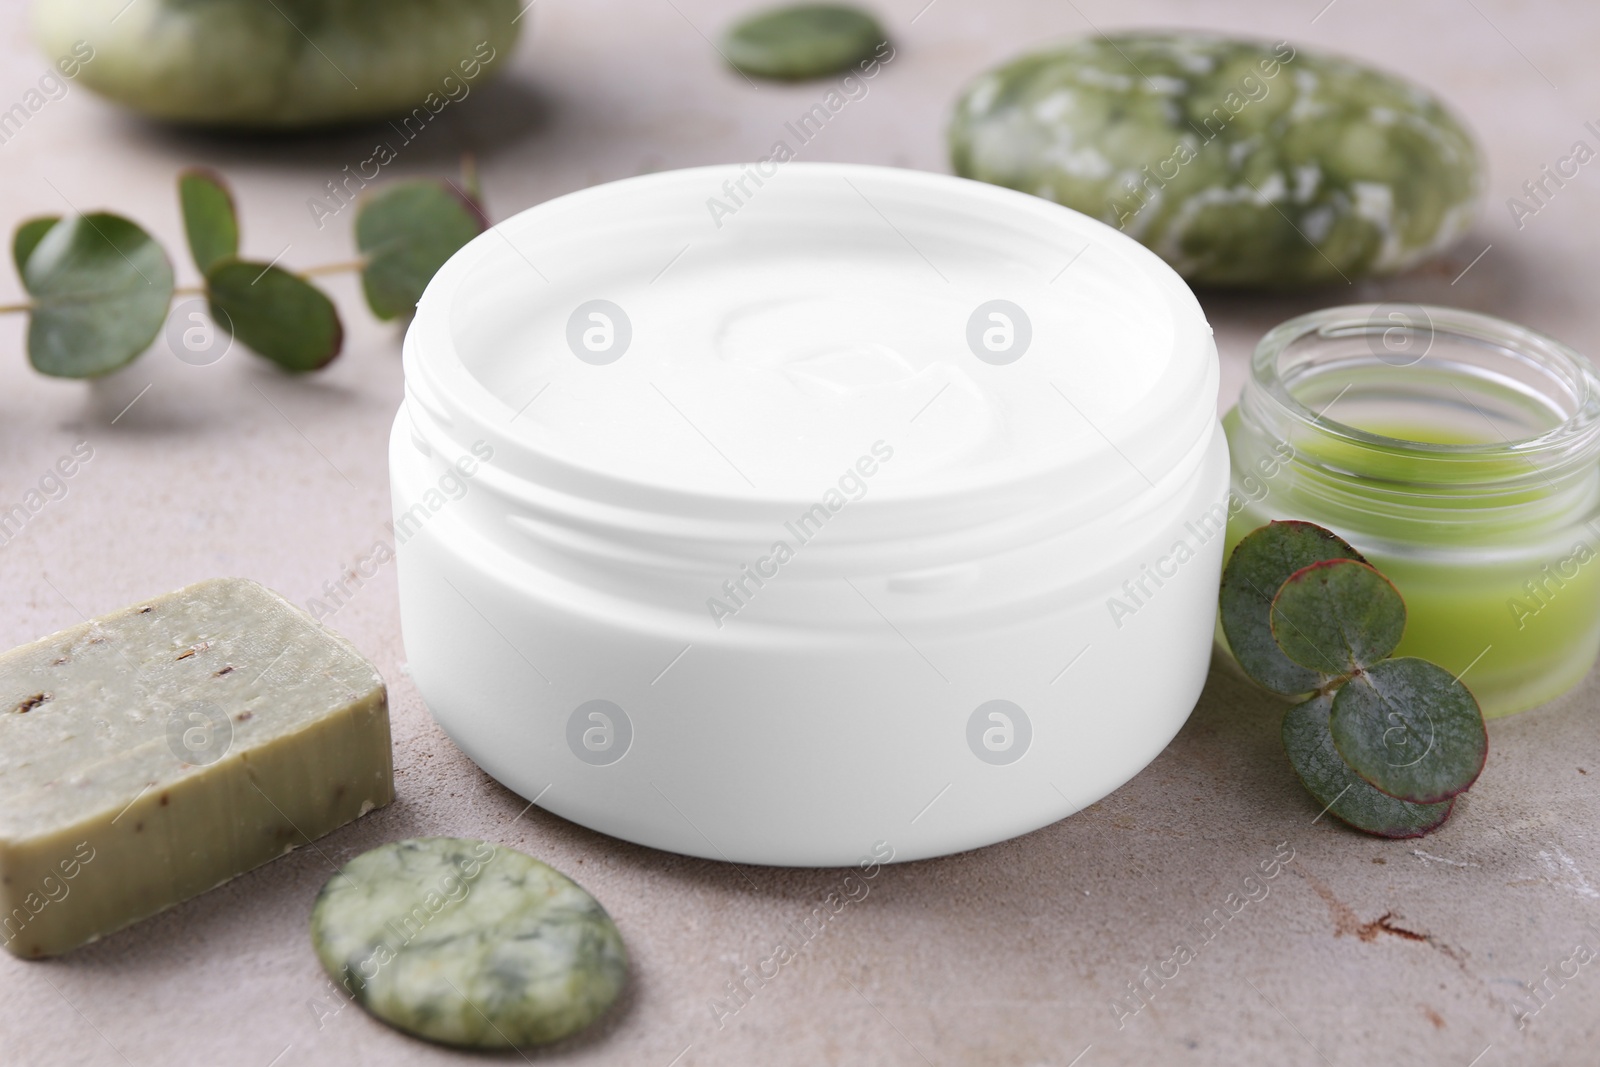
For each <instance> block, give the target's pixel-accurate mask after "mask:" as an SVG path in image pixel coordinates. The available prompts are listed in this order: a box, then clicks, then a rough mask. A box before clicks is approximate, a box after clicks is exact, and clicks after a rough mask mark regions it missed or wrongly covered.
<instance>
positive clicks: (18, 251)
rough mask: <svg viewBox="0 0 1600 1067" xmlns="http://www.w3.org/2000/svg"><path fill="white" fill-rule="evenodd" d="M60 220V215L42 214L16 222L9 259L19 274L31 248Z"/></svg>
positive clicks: (24, 266) (25, 265)
mask: <svg viewBox="0 0 1600 1067" xmlns="http://www.w3.org/2000/svg"><path fill="white" fill-rule="evenodd" d="M60 221H61V216H60V215H42V216H40V217H39V218H36V219H28V220H26V221H24V222H20V223H18V224H17V232H16V233H15V234H13V235H12V237H11V260H12V262H14V263H15V264H16V265H17V274H18V275H19V276H20V275H21V274H22V272H23V271H24V270H25V269H26V268H27V266H28V257H29V256H31V255H33V250H34V249H35V248H36V247H38V245H39V242H40V241H42V240H43V239H44V235H45V234H47V233H49V232H50V227H52V226H54V225H55V224H56V223H58V222H60Z"/></svg>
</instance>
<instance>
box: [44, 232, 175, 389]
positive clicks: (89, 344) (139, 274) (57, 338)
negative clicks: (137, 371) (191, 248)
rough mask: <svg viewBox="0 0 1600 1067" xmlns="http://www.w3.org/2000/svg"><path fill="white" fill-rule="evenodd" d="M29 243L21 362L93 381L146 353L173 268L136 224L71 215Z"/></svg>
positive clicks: (162, 318) (168, 294)
mask: <svg viewBox="0 0 1600 1067" xmlns="http://www.w3.org/2000/svg"><path fill="white" fill-rule="evenodd" d="M29 237H30V238H32V239H35V243H34V244H33V246H32V247H31V248H30V249H29V250H28V257H27V262H26V264H25V265H24V267H23V269H22V284H23V286H24V288H26V289H27V290H28V293H29V295H31V296H32V297H33V304H34V307H33V312H32V314H31V316H30V319H29V322H28V358H29V360H31V361H32V363H33V365H34V367H35V368H36V369H37V370H39V371H40V372H41V373H44V374H51V375H55V376H56V377H59V378H92V377H96V376H98V375H101V374H108V373H110V372H111V371H114V370H116V369H117V368H118V367H121V366H123V365H124V364H126V363H129V362H131V361H132V360H133V358H134V357H135V356H137V355H139V353H141V352H143V351H144V350H145V349H146V348H148V347H149V346H150V342H151V341H153V340H155V338H156V334H158V333H160V332H161V324H162V323H163V322H164V321H165V320H166V317H167V305H168V304H170V303H171V302H172V264H171V263H169V262H167V254H166V253H165V252H163V251H162V250H161V246H160V245H158V244H156V242H155V241H154V239H152V238H151V236H150V235H149V234H147V233H145V232H144V230H142V229H140V228H139V226H138V224H137V223H134V222H130V221H129V220H128V219H125V218H122V217H121V216H119V215H107V214H94V215H74V216H72V217H71V218H68V219H64V220H62V221H61V222H59V223H57V224H56V225H54V226H51V227H50V228H49V229H48V230H42V231H41V232H38V233H32V232H30V234H29ZM15 251H16V246H15V245H13V253H15Z"/></svg>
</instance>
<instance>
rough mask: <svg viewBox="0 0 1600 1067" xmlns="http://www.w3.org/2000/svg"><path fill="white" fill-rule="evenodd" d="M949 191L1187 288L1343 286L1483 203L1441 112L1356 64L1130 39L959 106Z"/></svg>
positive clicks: (1467, 147)
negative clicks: (1127, 255) (1014, 208)
mask: <svg viewBox="0 0 1600 1067" xmlns="http://www.w3.org/2000/svg"><path fill="white" fill-rule="evenodd" d="M949 139H950V151H951V159H952V162H953V165H954V168H955V170H956V172H957V173H958V174H961V175H963V176H965V177H969V178H977V179H979V180H982V181H987V182H993V183H995V184H997V185H1005V186H1009V187H1010V188H1013V189H1020V190H1022V191H1023V192H1028V193H1033V194H1035V195H1037V196H1041V197H1045V198H1046V199H1050V200H1054V201H1056V202H1057V203H1060V204H1065V205H1066V206H1067V207H1070V208H1075V209H1076V210H1078V211H1081V212H1083V213H1084V214H1087V215H1090V216H1092V217H1094V218H1098V219H1100V220H1102V221H1104V222H1106V223H1109V224H1110V225H1112V226H1115V227H1118V228H1120V229H1122V230H1123V231H1124V232H1126V233H1127V234H1129V235H1130V236H1132V237H1134V238H1136V239H1137V240H1139V241H1140V242H1142V243H1143V244H1145V245H1146V246H1148V247H1149V248H1151V249H1152V250H1154V251H1155V252H1156V253H1157V254H1159V255H1160V256H1161V257H1162V258H1163V259H1165V260H1166V261H1167V262H1168V263H1170V264H1172V266H1173V267H1174V268H1176V269H1177V271H1178V272H1179V273H1180V274H1182V275H1183V276H1184V277H1185V278H1187V279H1189V280H1190V281H1192V282H1195V283H1199V284H1205V285H1223V286H1264V287H1288V286H1306V285H1316V284H1323V283H1329V282H1332V283H1336V284H1342V283H1344V282H1345V281H1353V280H1355V279H1357V278H1359V277H1363V276H1367V275H1377V274H1388V273H1393V272H1395V271H1400V270H1404V269H1406V268H1407V267H1410V266H1412V265H1414V264H1416V263H1418V262H1420V261H1422V260H1423V259H1426V258H1427V257H1429V256H1431V255H1433V254H1435V253H1437V252H1438V251H1440V250H1442V249H1443V248H1444V247H1445V246H1447V245H1449V244H1451V243H1452V242H1453V241H1455V240H1456V239H1457V238H1458V237H1460V236H1461V235H1462V234H1463V233H1464V232H1465V231H1466V229H1467V227H1468V226H1469V225H1470V224H1471V222H1472V219H1473V217H1474V216H1475V214H1476V212H1477V207H1478V201H1479V199H1480V197H1481V195H1482V193H1483V189H1484V177H1483V166H1482V162H1481V155H1480V153H1479V151H1478V148H1477V146H1476V144H1475V143H1474V142H1473V140H1472V137H1471V135H1470V134H1469V133H1468V132H1467V130H1466V129H1465V127H1464V126H1463V125H1462V124H1461V122H1460V121H1459V120H1458V119H1457V118H1456V117H1455V116H1454V115H1453V114H1451V113H1450V111H1449V110H1447V109H1446V107H1445V106H1444V105H1443V104H1442V103H1440V101H1439V100H1438V99H1436V98H1435V97H1433V96H1431V95H1430V94H1429V93H1427V92H1426V91H1424V90H1422V89H1420V88H1418V87H1417V86H1415V85H1412V84H1410V83H1409V82H1405V81H1402V80H1400V79H1399V78H1396V77H1393V76H1391V75H1388V74H1385V73H1383V72H1381V71H1377V70H1373V69H1372V68H1370V67H1367V66H1363V65H1361V64H1359V63H1354V62H1351V61H1350V60H1346V59H1341V58H1337V57H1333V56H1326V55H1317V54H1314V53H1311V52H1307V51H1305V50H1303V49H1297V48H1295V47H1294V46H1292V45H1289V44H1286V43H1279V44H1276V45H1272V44H1266V43H1262V42H1256V41H1244V40H1233V39H1227V38H1221V37H1212V36H1206V35H1198V34H1171V33H1165V34H1162V33H1127V34H1120V35H1116V36H1112V37H1107V38H1096V39H1093V40H1080V41H1076V42H1073V43H1071V44H1068V45H1066V46H1064V47H1061V48H1057V49H1055V50H1053V51H1048V52H1040V53H1037V54H1034V55H1029V56H1024V57H1022V58H1020V59H1017V60H1014V61H1013V62H1010V63H1008V64H1006V65H1005V66H1003V67H1000V68H999V69H998V70H995V71H992V72H990V73H988V74H985V75H982V76H981V77H979V78H978V79H977V80H976V81H974V82H973V83H972V84H971V85H970V86H968V87H967V89H966V90H965V91H964V93H963V94H962V96H961V98H960V100H959V101H958V103H957V105H956V109H955V114H954V116H953V119H952V122H951V125H950V131H949Z"/></svg>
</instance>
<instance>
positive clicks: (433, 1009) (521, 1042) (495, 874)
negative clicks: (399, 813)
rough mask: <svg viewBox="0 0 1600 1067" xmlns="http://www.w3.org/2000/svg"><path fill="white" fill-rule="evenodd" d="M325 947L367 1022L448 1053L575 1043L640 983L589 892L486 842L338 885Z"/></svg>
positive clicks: (361, 862) (404, 844)
mask: <svg viewBox="0 0 1600 1067" xmlns="http://www.w3.org/2000/svg"><path fill="white" fill-rule="evenodd" d="M311 943H312V946H313V948H314V949H315V950H316V953H317V957H318V959H320V960H321V961H322V966H323V967H324V968H325V969H326V970H327V972H328V974H329V975H330V976H331V977H332V978H333V980H334V981H335V982H337V983H339V984H340V985H341V986H342V987H343V988H344V989H345V990H346V991H347V992H349V993H350V995H351V996H352V997H354V998H355V1000H356V1001H357V1003H359V1004H360V1005H361V1006H362V1007H363V1008H365V1009H366V1010H367V1011H369V1012H371V1013H372V1014H373V1015H375V1016H377V1017H378V1018H379V1019H381V1020H383V1021H384V1022H386V1023H388V1024H390V1025H391V1026H395V1027H398V1028H399V1029H401V1030H405V1031H407V1032H408V1033H412V1034H415V1035H417V1036H418V1037H424V1038H427V1039H429V1040H431V1041H438V1042H441V1043H443V1044H447V1045H455V1046H460V1047H464V1048H476V1049H505V1048H512V1047H517V1046H525V1045H541V1044H545V1043H548V1042H551V1041H558V1040H560V1039H561V1038H563V1037H566V1036H568V1035H570V1034H574V1033H576V1032H577V1031H579V1030H582V1029H583V1028H584V1027H586V1026H588V1025H589V1024H590V1023H592V1022H594V1021H595V1020H596V1019H598V1018H599V1017H600V1016H601V1015H602V1014H604V1013H605V1011H606V1009H607V1008H609V1007H610V1006H611V1004H612V1002H614V1001H615V1000H616V999H617V995H618V994H619V993H620V992H621V991H622V987H623V984H624V983H625V981H626V979H627V973H628V956H627V952H626V951H625V950H624V949H623V947H622V935H621V934H619V933H618V932H617V927H616V924H614V923H613V922H612V921H611V916H609V915H607V914H606V911H605V909H604V908H602V907H601V906H600V904H599V902H598V901H596V900H595V899H594V897H592V896H590V895H589V894H588V893H587V892H586V891H585V890H584V889H583V887H582V886H579V885H578V884H577V883H576V882H574V881H572V879H570V878H568V877H567V876H566V875H564V874H562V873H560V872H559V871H557V870H555V869H553V868H551V867H549V866H546V865H545V864H543V863H540V862H539V861H538V860H536V859H534V858H533V857H532V856H528V855H525V854H523V853H521V852H517V851H515V850H513V849H509V848H505V847H503V846H500V845H491V844H489V843H488V842H485V841H473V840H470V839H467V838H460V837H422V838H412V839H410V840H406V841H395V842H391V843H389V844H387V845H381V846H379V847H378V848H375V849H373V850H371V851H370V852H364V853H362V854H361V855H359V856H357V857H356V858H355V859H353V860H351V861H350V862H349V863H347V864H345V865H344V867H342V868H341V869H340V870H339V872H338V873H336V874H335V875H334V876H333V877H332V878H330V879H329V880H328V883H327V885H325V886H323V887H322V892H321V893H320V894H318V896H317V900H316V904H315V905H314V906H313V908H312V911H311Z"/></svg>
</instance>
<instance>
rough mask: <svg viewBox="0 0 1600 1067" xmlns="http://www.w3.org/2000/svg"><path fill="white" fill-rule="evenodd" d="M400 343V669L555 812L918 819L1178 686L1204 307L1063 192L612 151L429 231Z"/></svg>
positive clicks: (1181, 708)
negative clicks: (576, 175)
mask: <svg viewBox="0 0 1600 1067" xmlns="http://www.w3.org/2000/svg"><path fill="white" fill-rule="evenodd" d="M752 175H753V176H752ZM730 189H731V190H732V194H731V195H733V196H735V197H737V199H738V204H737V210H736V211H735V212H734V213H733V214H731V215H728V214H727V213H726V212H712V211H710V210H709V209H708V203H707V202H708V201H709V200H710V199H712V198H716V199H718V200H721V201H722V202H723V203H728V197H729V195H730V192H729V190H730ZM405 361H406V382H407V400H406V403H405V405H404V406H403V407H402V409H401V411H400V414H399V416H398V418H397V419H396V422H395V431H394V435H393V439H392V443H391V466H392V476H393V488H394V498H395V514H396V527H397V534H398V537H399V540H400V541H401V547H400V550H399V559H400V563H399V566H400V584H401V609H402V624H403V629H404V634H405V641H406V649H407V655H408V660H409V664H410V669H411V672H412V675H413V677H414V678H415V680H416V682H417V684H418V686H419V688H420V690H421V692H422V695H423V697H424V699H425V700H426V701H427V703H428V705H429V707H430V709H431V710H432V711H433V713H434V715H435V716H436V718H437V719H438V721H439V722H440V724H441V725H442V726H443V727H444V728H445V729H446V730H447V731H448V732H449V733H450V735H451V736H452V737H453V738H454V739H455V740H456V741H457V743H459V744H460V745H461V747H462V748H463V749H464V750H465V751H466V752H467V753H468V754H469V755H471V756H472V757H473V758H474V759H475V760H477V761H478V762H479V763H480V764H481V765H482V766H483V767H484V768H485V769H486V770H487V771H488V772H489V773H490V774H492V775H494V776H495V777H496V778H498V779H499V780H501V781H502V782H504V783H505V784H506V785H508V786H509V787H510V788H512V789H514V790H516V791H518V792H519V793H522V794H523V795H524V796H527V797H528V798H529V799H535V798H537V802H538V803H539V804H540V805H542V806H544V807H546V808H548V809H549V810H551V811H553V812H555V813H557V814H560V815H562V816H565V817H567V818H569V819H572V820H574V821H576V822H579V823H582V824H584V825H586V826H590V827H592V828H594V829H597V830H601V831H604V832H606V833H610V834H614V835H616V836H619V837H623V838H626V839H629V840H633V841H638V842H641V843H644V844H648V845H653V846H656V847H660V848H666V849H671V850H674V851H678V852H684V853H689V854H693V855H700V856H707V857H711V858H720V859H730V860H736V861H740V862H754V863H782V864H809V865H830V864H844V863H852V862H855V861H856V860H857V859H858V858H860V857H862V856H867V855H873V854H877V855H879V856H880V858H881V855H882V854H883V850H884V849H889V850H892V852H893V855H894V857H895V858H896V859H910V858H916V857H920V856H929V855H937V854H940V853H945V852H951V851H956V850H959V849H963V848H968V847H973V846H976V845H981V844H986V843H989V842H993V841H997V840H1000V839H1003V838H1006V837H1009V836H1013V835H1015V834H1018V833H1022V832H1025V831H1027V830H1030V829H1033V828H1035V827H1038V826H1041V825H1044V824H1045V823H1048V822H1051V821H1053V820H1055V819H1057V818H1060V817H1062V816H1064V815H1067V814H1069V813H1071V812H1072V811H1074V810H1077V809H1078V808H1080V807H1082V806H1085V805H1087V804H1089V803H1091V802H1093V801H1094V800H1097V799H1099V798H1100V797H1102V796H1104V795H1105V794H1106V793H1107V792H1109V791H1110V790H1112V789H1114V788H1116V787H1117V786H1118V785H1120V784H1121V783H1122V782H1124V781H1126V780H1127V779H1128V778H1129V777H1131V776H1132V775H1133V774H1134V773H1136V772H1137V771H1138V770H1139V769H1140V768H1141V767H1142V766H1144V764H1145V763H1147V762H1148V761H1149V760H1150V759H1151V758H1152V757H1153V756H1154V755H1155V754H1156V753H1157V752H1159V751H1160V749H1161V748H1162V747H1164V746H1165V744H1166V743H1167V741H1169V740H1170V739H1171V737H1172V735H1173V734H1174V733H1175V732H1176V731H1177V729H1178V727H1179V726H1180V725H1181V724H1182V723H1183V721H1184V719H1185V718H1186V717H1187V715H1188V713H1189V710H1190V709H1191V707H1192V706H1193V704H1194V701H1195V699H1196V697H1197V695H1198V693H1199V690H1200V686H1201V684H1202V682H1203V679H1204V675H1205V671H1206V665H1207V662H1208V658H1209V652H1210V642H1211V633H1212V616H1213V614H1214V611H1215V602H1216V587H1217V575H1218V571H1219V568H1220V559H1221V548H1222V529H1221V523H1220V520H1218V518H1217V516H1219V515H1220V514H1221V501H1222V500H1223V499H1224V495H1225V493H1226V488H1227V464H1226V445H1225V443H1224V440H1223V437H1222V435H1221V434H1220V432H1218V430H1217V421H1216V415H1215V405H1216V389H1217V370H1216V353H1215V348H1214V346H1213V344H1212V341H1211V336H1210V331H1209V329H1208V328H1207V326H1206V324H1205V321H1204V318H1203V316H1202V314H1201V311H1200V309H1199V306H1198V304H1197V303H1196V302H1195V300H1194V298H1193V296H1192V294H1191V293H1190V292H1189V291H1188V289H1187V288H1186V287H1185V286H1184V284H1183V283H1182V282H1181V280H1179V278H1178V277H1177V275H1176V274H1174V273H1173V272H1172V271H1171V270H1170V269H1168V268H1167V267H1166V266H1165V265H1164V264H1162V263H1161V261H1160V260H1159V259H1157V258H1156V257H1155V256H1154V255H1152V254H1151V253H1149V252H1147V251H1146V250H1145V249H1143V248H1141V247H1140V246H1138V245H1137V244H1136V243H1135V242H1133V241H1131V240H1129V239H1127V238H1125V237H1123V236H1122V235H1120V234H1118V233H1116V232H1115V231H1113V230H1111V229H1109V228H1108V227H1106V226H1104V225H1102V224H1100V223H1098V222H1094V221H1092V220H1090V219H1088V218H1086V217H1084V216H1081V215H1078V214H1076V213H1074V212H1072V211H1069V210H1067V209H1065V208H1061V207H1058V206H1056V205H1053V204H1050V203H1048V202H1045V201H1043V200H1038V199H1035V198H1032V197H1028V196H1025V195H1022V194H1019V193H1015V192H1011V191H1008V190H1004V189H999V188H996V187H992V186H987V185H981V184H978V183H973V182H968V181H964V180H961V179H956V178H949V177H945V176H941V175H933V174H925V173H919V172H911V171H899V170H889V169H884V168H874V167H862V166H845V165H831V164H800V163H789V164H784V165H782V166H777V165H771V166H769V168H768V169H767V171H765V172H763V171H758V170H757V169H756V168H754V167H744V168H735V167H714V168H704V169H698V170H689V171H678V172H671V173H664V174H655V175H649V176H646V177H642V178H635V179H630V180H627V181H622V182H616V183H613V184H610V185H605V186H600V187H597V188H593V189H589V190H585V191H583V192H580V193H575V194H572V195H570V196H566V197H562V198H560V199H557V200H553V201H550V202H548V203H546V204H543V205H540V206H538V207H535V208H533V209H531V210H529V211H526V212H524V213H522V214H520V215H518V216H516V217H514V218H512V219H510V220H507V221H506V222H504V223H501V224H500V225H499V226H497V227H496V228H495V229H494V230H493V231H492V232H490V233H486V234H484V235H483V236H481V237H479V238H478V239H477V240H475V241H474V242H472V243H471V244H470V245H468V246H467V247H466V248H464V249H463V250H462V251H461V252H460V253H458V254H457V255H456V256H455V258H453V259H452V260H451V261H450V263H449V264H447V265H446V266H445V268H444V269H443V270H441V271H440V272H439V274H438V275H437V276H436V278H435V279H434V281H433V283H432V285H431V286H430V287H429V289H428V292H427V295H426V296H425V297H424V299H423V301H422V303H421V305H420V306H419V308H418V312H417V317H416V320H415V322H414V323H413V325H412V328H411V330H410V332H409V333H408V335H407V339H406V352H405ZM485 457H487V458H485ZM467 470H470V471H471V475H470V477H463V478H459V479H457V478H451V472H452V471H456V472H458V473H459V472H464V471H467ZM441 478H446V479H449V480H451V483H452V484H455V483H456V482H457V481H459V483H460V484H461V485H462V486H464V487H465V488H464V489H463V490H462V491H461V492H460V493H457V494H441V493H439V492H438V491H437V487H438V484H439V481H440V479H441ZM430 491H432V492H431V493H430ZM452 496H458V497H459V499H452V498H451V497H452ZM1208 531H1211V532H1209V533H1208ZM1180 546H1182V547H1181V548H1180ZM875 849H876V850H877V852H876V853H875V852H874V850H875Z"/></svg>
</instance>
